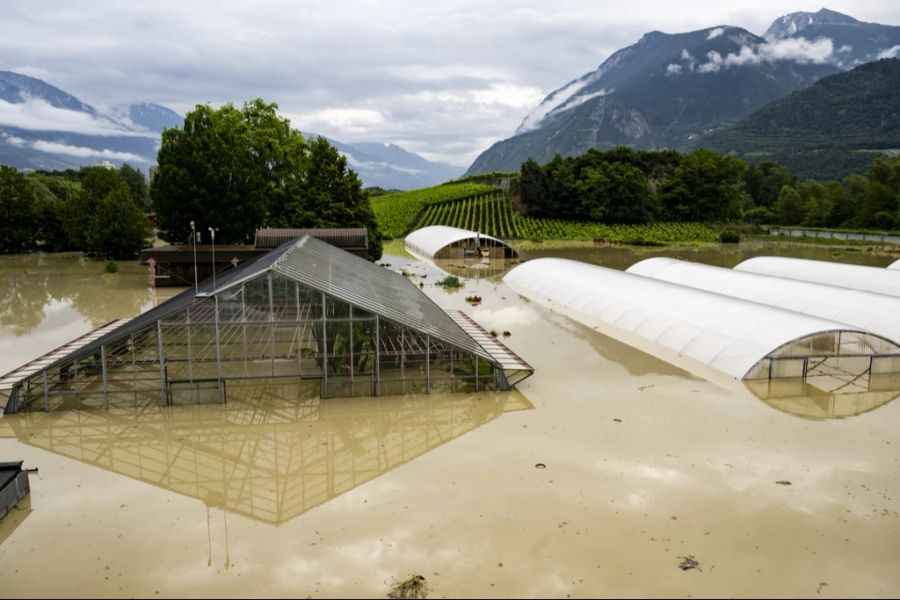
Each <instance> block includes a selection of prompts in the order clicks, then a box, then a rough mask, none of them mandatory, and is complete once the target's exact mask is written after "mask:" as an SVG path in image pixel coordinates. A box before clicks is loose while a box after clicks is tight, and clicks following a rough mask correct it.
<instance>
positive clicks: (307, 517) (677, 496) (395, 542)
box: [0, 245, 900, 597]
mask: <svg viewBox="0 0 900 600" xmlns="http://www.w3.org/2000/svg"><path fill="white" fill-rule="evenodd" d="M622 250H623V249H621V248H614V249H613V248H605V249H600V250H591V251H588V250H581V249H578V250H572V249H563V250H554V251H552V252H549V253H550V254H553V255H556V256H565V257H572V258H577V259H580V260H592V261H593V262H601V263H603V264H610V265H612V266H617V265H619V266H620V268H621V267H627V266H628V265H630V264H631V262H634V260H636V259H637V258H638V257H639V256H644V251H645V250H644V249H638V250H637V251H635V252H633V253H632V254H631V255H630V260H629V257H628V253H627V252H623V251H622ZM654 250H659V249H654ZM670 250H671V249H670ZM824 250H825V251H826V252H828V253H831V252H833V250H832V249H830V248H826V249H824ZM389 251H391V252H394V253H398V249H397V248H395V245H391V246H389ZM610 251H612V252H610ZM705 252H706V253H707V254H704V256H705V257H706V258H709V260H706V262H719V264H728V263H729V262H731V261H733V262H738V261H739V260H740V259H734V258H733V257H731V256H730V255H729V256H728V257H727V258H726V257H723V256H722V255H717V254H716V253H715V252H713V251H712V250H708V249H707V250H705ZM804 252H805V250H804ZM661 254H667V255H676V254H677V252H673V251H670V252H668V253H665V252H661ZM795 255H797V254H795ZM800 255H802V254H800ZM857 255H858V256H859V257H863V256H868V257H869V260H871V261H872V264H879V263H878V262H877V261H880V260H881V259H880V257H872V256H871V255H863V254H862V253H857V254H856V255H854V256H857ZM528 256H534V254H531V253H529V254H528ZM701 260H702V259H701ZM385 261H387V262H392V263H394V264H392V268H398V267H400V266H401V264H402V263H403V262H404V259H401V258H398V257H386V259H385ZM626 262H627V264H625V263H626ZM848 262H849V260H848ZM884 262H887V261H884ZM120 267H121V268H122V270H121V272H120V273H118V274H116V275H112V276H104V275H101V274H100V270H101V265H99V264H98V263H92V262H88V263H83V262H81V261H79V260H78V259H75V258H72V257H52V258H51V257H39V256H37V255H35V256H25V257H21V256H19V257H2V258H0V277H2V278H3V279H4V282H5V284H6V285H5V286H4V288H3V289H2V290H0V294H4V298H3V300H2V302H3V310H2V312H0V318H2V321H0V327H2V329H0V345H2V346H0V347H2V348H3V353H2V355H0V361H2V364H0V370H2V371H6V370H8V369H9V368H13V367H15V366H17V365H18V364H19V363H21V362H23V361H25V360H28V359H30V358H33V357H34V356H36V355H38V354H40V353H42V352H45V351H46V350H49V349H51V348H52V347H55V346H56V345H59V344H60V343H62V342H64V341H67V340H68V339H70V338H72V337H74V336H75V335H78V334H79V333H83V332H84V331H86V330H88V329H90V328H91V327H92V326H93V325H99V324H102V323H103V322H105V321H106V320H109V319H112V318H116V317H121V316H128V315H131V314H136V313H137V312H138V311H139V310H141V309H142V308H146V307H148V306H150V305H151V304H152V298H151V292H150V290H149V289H148V288H147V286H146V276H145V272H144V271H143V270H141V269H140V268H139V267H136V266H133V265H125V264H122V265H120ZM411 270H412V271H413V272H415V273H417V274H424V275H426V277H425V278H419V279H418V281H421V282H422V283H423V284H425V285H424V290H425V292H426V293H428V294H429V295H430V296H431V297H432V298H434V299H435V300H436V301H437V302H438V303H439V304H441V305H442V306H445V307H447V308H465V309H466V310H467V311H468V312H469V314H470V315H472V316H473V317H474V318H475V319H476V320H477V321H478V322H479V323H481V324H482V325H483V326H485V327H486V328H488V329H490V328H496V329H497V330H508V331H510V332H511V333H512V335H511V336H510V337H509V338H507V339H506V340H505V342H506V343H507V344H508V345H509V346H510V347H511V348H512V349H513V350H514V351H516V352H518V353H519V354H521V355H522V356H523V358H525V359H526V360H528V361H529V362H531V363H532V365H533V366H534V367H535V369H536V373H535V375H534V376H533V377H531V378H530V379H528V380H526V381H525V382H524V383H522V384H520V386H519V389H518V391H516V392H513V393H507V394H476V395H465V394H452V395H441V396H437V395H434V396H422V395H419V396H407V397H391V398H380V399H353V400H343V399H337V400H328V401H321V400H319V399H317V398H316V397H315V393H314V390H310V389H309V388H308V387H306V386H301V385H262V384H247V385H244V386H243V387H242V388H241V393H240V394H235V398H234V401H230V402H229V403H228V404H227V405H213V406H198V407H175V408H169V409H165V410H150V411H147V412H145V413H141V414H135V413H134V412H131V411H128V412H116V411H110V412H104V411H74V410H73V411H60V412H51V413H30V414H22V415H16V416H10V417H3V418H0V460H11V459H25V461H26V465H27V466H29V467H38V468H39V469H40V472H39V473H38V474H34V475H32V478H31V481H32V492H31V496H30V499H29V501H28V502H27V503H26V505H25V506H24V507H22V508H20V509H17V510H14V511H13V512H12V513H10V515H9V516H8V517H7V518H6V519H4V520H3V521H0V581H2V586H3V594H2V595H3V596H6V597H12V596H64V595H65V596H69V595H75V596H123V595H128V596H157V595H159V596H184V595H191V596H199V595H224V596H300V595H303V596H306V595H312V596H365V597H384V596H385V595H386V594H387V592H388V590H389V587H390V584H391V582H392V581H395V580H399V579H401V578H404V577H406V576H408V575H409V574H411V573H418V574H421V575H423V576H425V578H426V580H427V583H428V586H429V588H430V596H433V597H443V596H469V597H484V596H490V597H493V596H511V595H513V596H555V597H559V596H564V595H571V596H573V597H578V596H587V597H591V596H673V595H674V596H689V595H691V596H722V595H728V596H759V595H761V596H814V595H820V596H833V597H836V596H897V595H898V594H900V570H898V569H897V568H896V564H897V557H898V556H900V514H898V510H900V509H898V506H900V503H898V499H900V442H898V440H897V435H896V432H897V431H898V428H900V402H892V401H891V397H890V396H891V395H890V394H885V395H882V396H879V397H878V398H867V399H860V400H859V401H858V402H857V403H856V404H853V403H850V405H849V407H848V405H847V403H846V402H844V403H840V402H838V401H836V400H835V399H834V398H828V397H824V396H822V395H819V396H816V395H809V394H802V393H801V394H799V395H798V393H797V390H794V389H788V390H775V395H777V396H778V398H776V399H769V400H767V401H765V402H764V401H761V400H759V399H758V398H757V397H755V396H753V395H752V394H751V393H750V392H749V391H747V390H746V389H742V388H740V387H739V386H737V385H735V386H731V387H721V386H718V385H714V384H712V383H710V382H708V381H706V380H704V379H700V378H698V377H697V376H695V375H692V374H689V373H687V372H685V371H682V370H680V369H678V368H676V367H673V366H672V365H670V364H669V363H666V362H662V361H661V360H659V359H657V358H654V357H653V356H651V355H648V354H645V353H642V352H640V351H638V350H635V349H633V348H631V347H629V346H626V345H624V344H621V343H619V342H617V341H615V340H613V339H610V338H608V337H605V336H603V335H601V334H599V333H596V332H594V331H591V330H590V329H588V328H586V327H583V326H581V325H579V324H577V323H574V322H572V321H570V320H568V319H566V318H564V317H562V316H561V315H558V314H555V313H552V312H550V311H547V310H545V309H543V308H541V307H539V306H535V305H533V304H531V303H529V302H527V301H525V300H523V299H521V298H519V297H518V296H517V295H516V294H514V293H512V292H511V291H510V290H509V289H508V288H506V287H505V286H504V285H503V284H502V283H501V282H499V281H498V280H496V279H489V278H484V279H477V280H474V279H473V280H470V281H468V282H467V286H466V288H465V289H463V290H459V291H456V292H452V293H447V292H445V291H443V290H441V289H439V288H436V287H435V286H433V285H431V284H430V283H431V282H432V281H434V279H435V278H436V277H438V276H439V273H438V272H437V271H436V270H434V269H431V268H427V267H423V266H421V265H413V266H412V267H411ZM63 281H65V282H66V283H65V284H63V283H62V282H63ZM166 291H167V293H172V292H171V291H170V290H166ZM471 293H477V294H479V295H481V296H482V297H483V299H484V300H483V302H482V304H481V305H480V306H478V307H469V306H468V305H467V304H466V302H465V300H464V298H465V296H467V295H469V294H471ZM19 307H25V308H19ZM230 398H231V395H230ZM798 415H799V416H798ZM829 416H843V417H846V418H827V417H829ZM538 463H541V464H543V465H544V466H545V468H536V466H535V465H537V464H538ZM776 482H790V485H787V484H784V483H781V484H779V483H776ZM686 557H690V558H692V559H693V560H696V561H697V563H698V565H697V568H693V569H688V570H681V569H680V568H679V565H685V566H688V565H689V564H691V563H690V562H689V561H686V560H685V558H686Z"/></svg>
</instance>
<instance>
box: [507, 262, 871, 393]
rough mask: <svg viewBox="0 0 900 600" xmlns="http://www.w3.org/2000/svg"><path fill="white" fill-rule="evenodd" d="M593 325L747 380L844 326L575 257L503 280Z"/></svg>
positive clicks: (529, 267)
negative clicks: (792, 348)
mask: <svg viewBox="0 0 900 600" xmlns="http://www.w3.org/2000/svg"><path fill="white" fill-rule="evenodd" d="M503 280H504V281H505V282H506V284H507V285H509V286H510V287H511V288H512V289H513V290H515V291H516V292H518V293H520V294H522V295H523V296H525V297H526V298H528V299H530V300H532V301H534V302H538V303H541V304H544V305H545V306H550V307H552V308H558V309H561V311H562V312H563V313H564V314H566V315H567V316H570V317H571V318H574V319H575V320H577V321H580V322H582V323H584V324H585V325H588V326H592V327H596V326H602V325H608V326H611V327H613V328H616V329H619V330H622V331H624V332H627V333H630V334H635V335H638V336H640V337H642V338H644V339H647V340H650V341H652V342H655V343H657V344H659V345H661V346H663V347H666V348H668V349H670V350H674V351H675V352H678V353H679V354H683V355H685V356H688V357H690V358H692V359H694V360H697V361H700V362H701V363H705V364H707V365H709V366H711V367H713V368H714V369H717V370H719V371H721V372H723V373H726V374H728V375H730V376H732V377H735V378H738V379H742V378H743V377H744V376H745V375H747V373H748V372H749V371H750V369H751V368H752V367H753V366H754V365H755V364H756V363H758V362H759V361H760V360H762V359H763V358H765V357H766V356H767V355H769V354H770V353H772V352H773V351H774V350H776V349H778V348H779V347H781V346H783V345H785V344H787V343H789V342H791V341H794V340H797V339H799V338H803V337H806V336H810V335H813V334H816V333H822V332H826V331H835V330H843V331H852V330H855V328H853V327H851V326H849V325H846V324H844V323H838V322H835V321H829V320H826V319H819V318H816V317H810V316H807V315H801V314H799V313H795V312H791V311H788V310H784V309H780V308H775V307H771V306H765V305H762V304H757V303H755V302H748V301H746V300H739V299H736V298H731V297H729V296H723V295H721V294H714V293H711V292H706V291H702V290H697V289H694V288H690V287H685V286H681V285H676V284H673V283H668V282H664V281H658V280H655V279H650V278H648V277H642V276H640V275H633V274H631V273H624V272H622V271H616V270H614V269H607V268H605V267H599V266H596V265H590V264H587V263H582V262H578V261H573V260H566V259H560V258H541V259H536V260H531V261H528V262H526V263H524V264H522V265H519V266H518V267H516V268H515V269H513V270H512V271H510V272H509V273H507V274H506V276H505V277H504V278H503Z"/></svg>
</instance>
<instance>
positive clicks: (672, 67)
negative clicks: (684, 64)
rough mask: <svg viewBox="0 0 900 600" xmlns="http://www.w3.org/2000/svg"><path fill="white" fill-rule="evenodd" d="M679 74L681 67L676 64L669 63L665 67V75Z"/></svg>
mask: <svg viewBox="0 0 900 600" xmlns="http://www.w3.org/2000/svg"><path fill="white" fill-rule="evenodd" d="M679 73H681V65H679V64H678V63H671V64H669V66H667V67H666V75H678V74H679Z"/></svg>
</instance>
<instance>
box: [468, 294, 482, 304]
mask: <svg viewBox="0 0 900 600" xmlns="http://www.w3.org/2000/svg"><path fill="white" fill-rule="evenodd" d="M466 302H468V303H469V304H472V305H475V304H481V296H479V295H478V294H472V295H471V296H466Z"/></svg>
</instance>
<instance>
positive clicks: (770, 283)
mask: <svg viewBox="0 0 900 600" xmlns="http://www.w3.org/2000/svg"><path fill="white" fill-rule="evenodd" d="M626 272H627V273H633V274H635V275H643V276H644V277H652V278H653V279H659V280H661V281H668V282H670V283H676V284H678V285H685V286H688V287H692V288H697V289H701V290H706V291H708V292H715V293H717V294H723V295H725V296H732V297H734V298H741V299H743V300H750V301H752V302H759V303H760V304H768V305H769V306H777V307H778V308H784V309H787V310H792V311H795V312H799V313H803V314H806V315H812V316H814V317H821V318H823V319H831V320H833V321H840V322H842V323H847V324H848V325H852V326H854V327H859V328H860V329H864V330H866V331H870V332H872V333H874V334H877V335H880V336H882V337H885V338H887V339H889V340H894V341H898V340H900V298H897V297H895V296H886V295H884V294H874V293H872V292H863V291H859V290H851V289H848V288H841V287H834V286H830V285H823V284H820V283H810V282H807V281H797V280H792V279H783V278H781V277H769V276H766V275H758V274H756V273H749V272H744V271H735V270H733V269H726V268H724V267H714V266H711V265H704V264H701V263H695V262H689V261H685V260H678V259H675V258H665V257H655V258H648V259H645V260H642V261H640V262H638V263H635V264H634V265H632V266H631V267H629V268H628V269H627V270H626Z"/></svg>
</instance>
